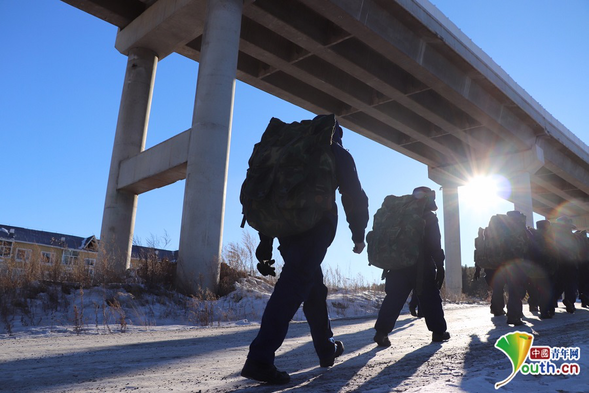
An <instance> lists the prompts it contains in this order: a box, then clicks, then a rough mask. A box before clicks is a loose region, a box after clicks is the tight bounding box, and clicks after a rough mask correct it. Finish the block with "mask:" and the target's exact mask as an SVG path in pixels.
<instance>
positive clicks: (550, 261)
mask: <svg viewBox="0 0 589 393" xmlns="http://www.w3.org/2000/svg"><path fill="white" fill-rule="evenodd" d="M529 230H530V232H531V234H532V238H531V242H530V249H529V257H530V259H531V260H532V261H533V262H534V263H536V264H537V265H539V266H540V267H541V268H542V269H543V271H544V272H545V273H548V274H554V273H555V272H556V269H557V268H558V259H557V255H556V251H555V249H554V246H553V243H552V238H553V236H552V231H551V230H549V229H544V230H540V229H533V228H530V229H529ZM528 274H533V272H528Z"/></svg>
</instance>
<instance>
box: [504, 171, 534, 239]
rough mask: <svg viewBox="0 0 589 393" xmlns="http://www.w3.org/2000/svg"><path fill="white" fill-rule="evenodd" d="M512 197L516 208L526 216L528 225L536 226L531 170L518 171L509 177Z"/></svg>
mask: <svg viewBox="0 0 589 393" xmlns="http://www.w3.org/2000/svg"><path fill="white" fill-rule="evenodd" d="M509 181H510V183H511V190H512V193H511V199H512V201H513V207H514V209H515V210H517V211H519V212H521V213H522V214H524V215H525V216H526V225H527V226H529V227H532V228H533V227H534V209H533V208H532V186H531V174H530V172H517V173H514V174H512V175H511V176H510V177H509Z"/></svg>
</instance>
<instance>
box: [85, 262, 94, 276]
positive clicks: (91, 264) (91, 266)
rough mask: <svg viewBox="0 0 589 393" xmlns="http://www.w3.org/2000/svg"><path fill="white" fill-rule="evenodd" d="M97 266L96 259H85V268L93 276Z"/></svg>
mask: <svg viewBox="0 0 589 393" xmlns="http://www.w3.org/2000/svg"><path fill="white" fill-rule="evenodd" d="M95 265H96V259H94V258H84V266H86V269H88V273H89V274H90V275H91V276H93V275H94V266H95Z"/></svg>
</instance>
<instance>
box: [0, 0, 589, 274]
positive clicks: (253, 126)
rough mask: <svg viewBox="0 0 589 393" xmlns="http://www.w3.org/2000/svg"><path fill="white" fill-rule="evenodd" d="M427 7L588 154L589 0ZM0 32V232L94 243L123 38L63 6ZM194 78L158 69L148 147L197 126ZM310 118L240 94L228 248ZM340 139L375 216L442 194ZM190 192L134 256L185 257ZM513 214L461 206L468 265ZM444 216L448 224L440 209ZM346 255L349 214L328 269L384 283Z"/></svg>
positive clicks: (170, 207) (165, 201)
mask: <svg viewBox="0 0 589 393" xmlns="http://www.w3.org/2000/svg"><path fill="white" fill-rule="evenodd" d="M432 3H433V4H434V5H436V6H437V7H438V8H439V9H440V10H441V11H442V12H443V13H444V14H445V15H446V16H447V17H448V18H449V19H450V20H451V21H453V22H454V24H456V25H457V26H458V27H459V28H460V29H461V30H462V31H463V32H464V33H465V34H466V35H467V36H468V37H470V39H471V40H472V41H473V42H474V43H475V44H476V45H478V46H479V47H480V48H482V49H483V51H485V52H486V53H487V54H488V55H489V56H490V57H491V58H492V59H493V60H494V61H495V62H496V63H497V64H498V65H499V66H501V67H502V68H503V69H504V70H505V71H506V72H507V73H508V74H509V75H510V76H511V77H512V78H513V79H514V80H515V81H516V82H517V83H518V84H519V85H520V86H521V87H522V88H523V89H525V90H526V91H527V92H528V93H529V94H530V95H531V96H532V97H533V98H534V99H535V100H536V101H538V102H539V103H540V104H541V105H542V106H543V107H544V108H545V109H546V110H547V111H548V112H549V113H551V114H552V115H553V116H554V117H555V118H556V119H558V120H559V121H560V122H561V123H563V124H564V125H565V126H566V127H567V128H568V129H569V130H570V131H571V132H573V133H574V134H575V135H577V136H578V137H579V138H580V139H581V140H582V141H584V142H585V143H588V142H589V130H588V126H587V123H588V121H587V112H588V110H589V105H588V104H589V99H588V98H587V92H588V91H589V51H588V50H587V41H588V39H589V24H588V23H587V20H589V1H588V0H566V1H557V0H492V1H491V0H486V1H483V0H433V1H432ZM0 22H1V23H0V36H1V37H3V39H2V42H3V56H2V58H3V61H2V62H1V63H0V136H1V139H0V149H1V151H2V154H1V155H0V157H2V162H3V165H2V178H3V182H2V184H3V189H2V192H1V193H0V224H4V225H8V226H10V225H13V226H21V227H26V228H32V229H39V230H46V231H52V232H60V233H66V234H71V235H78V236H89V235H92V234H94V235H96V236H99V235H100V228H101V220H102V210H103V206H104V196H105V190H106V182H107V177H108V168H109V164H110V156H111V150H112V143H113V140H114V132H115V127H116V122H117V115H118V108H119V102H120V97H121V91H122V83H123V78H124V73H125V66H126V57H125V56H123V55H121V54H120V53H119V52H118V51H117V50H116V49H115V48H114V41H115V38H116V33H117V28H116V27H114V26H112V25H110V24H108V23H106V22H103V21H101V20H99V19H97V18H95V17H92V16H90V15H88V14H85V13H83V12H81V11H79V10H77V9H75V8H73V7H71V6H69V5H67V4H65V3H63V2H61V1H59V0H45V1H38V0H0ZM197 73H198V64H197V63H195V62H193V61H190V60H187V59H185V58H183V57H181V56H179V55H171V56H169V57H168V58H165V59H163V60H162V61H161V62H160V63H159V64H158V69H157V74H156V82H155V90H154V96H153V106H152V112H151V117H150V123H149V131H148V135H147V146H146V147H151V146H153V145H155V144H157V143H159V142H162V141H164V140H166V139H168V138H170V137H172V136H173V135H176V134H178V133H179V132H181V131H184V130H186V129H188V128H190V126H191V122H192V111H193V104H194V96H195V89H196V78H197ZM312 116H313V114H311V113H309V112H307V111H305V110H302V109H300V108H297V107H295V106H293V105H291V104H289V103H287V102H284V101H281V100H280V99H278V98H275V97H272V96H270V95H268V94H266V93H263V92H261V91H258V90H256V89H254V88H252V87H251V86H248V85H246V84H244V83H241V82H238V83H237V85H236V92H235V106H234V119H233V130H232V142H231V156H230V163H229V178H228V186H227V201H226V212H225V226H224V244H227V243H229V242H239V241H240V239H241V237H242V230H241V228H239V224H240V222H241V205H240V204H239V188H240V186H241V183H242V181H243V179H244V176H245V170H246V165H247V159H248V158H249V155H250V154H251V150H252V147H253V145H254V143H256V142H257V141H258V140H259V138H260V135H261V132H262V131H263V130H264V128H265V127H266V125H267V123H268V121H269V120H270V118H271V117H278V118H280V119H282V120H283V121H295V120H301V119H306V118H310V117H312ZM343 141H344V146H345V147H346V148H348V149H349V150H350V152H351V153H352V155H353V156H354V157H355V160H356V165H357V167H358V172H359V175H360V180H361V182H362V185H363V187H364V189H365V191H366V193H367V194H368V197H369V199H370V216H371V217H372V215H373V214H374V213H375V212H376V210H377V209H378V207H380V205H381V203H382V200H383V199H384V197H385V196H386V195H389V194H397V195H399V194H406V193H409V192H411V190H412V189H413V188H414V187H416V186H419V185H426V186H430V187H432V188H435V189H438V188H439V186H437V185H436V184H435V183H433V182H432V181H431V180H429V179H428V177H427V168H426V166H424V165H422V164H420V163H417V162H415V161H413V160H411V159H409V158H407V157H404V156H402V155H401V154H399V153H396V152H395V151H392V150H390V149H388V148H385V147H383V146H381V145H378V144H376V143H375V142H372V141H369V140H367V139H365V138H363V137H360V136H359V135H356V134H354V133H353V132H350V131H347V132H344V140H343ZM183 187H184V182H183V181H181V182H177V183H175V184H173V185H171V186H168V187H165V188H161V189H158V190H154V191H151V192H149V193H146V194H142V195H140V196H139V203H138V212H137V220H136V227H135V238H136V241H137V242H138V243H139V244H143V245H146V243H147V242H148V241H149V239H153V238H155V239H163V238H164V237H165V236H167V237H168V238H169V240H170V242H169V244H168V245H167V247H166V248H170V249H177V247H178V241H179V231H180V220H181V210H182V199H183ZM438 195H441V192H439V193H438ZM441 204H442V201H441V197H439V201H438V205H439V206H440V207H441ZM511 208H512V204H511V203H508V202H505V201H499V202H498V203H494V202H493V201H491V202H485V203H480V202H479V203H474V202H473V200H472V199H470V200H469V198H466V197H464V198H462V199H461V206H460V209H461V241H462V250H463V251H462V263H463V264H467V265H472V264H473V261H472V250H473V239H474V237H475V236H476V231H477V228H478V227H479V226H486V225H487V223H488V220H489V218H490V216H491V215H492V214H495V213H504V212H505V211H507V210H510V209H511ZM340 212H341V209H340ZM438 216H439V218H440V221H441V223H442V222H443V214H441V209H440V212H439V214H438ZM536 219H537V217H536ZM371 225H372V220H371V221H370V222H369V227H371ZM252 233H253V232H252ZM166 234H167V235H166ZM161 245H163V244H161ZM352 246H353V245H352V241H351V235H350V232H349V230H348V228H347V225H346V223H345V219H344V218H343V216H342V217H341V218H340V225H339V228H338V234H337V236H336V240H335V242H334V243H333V245H332V246H331V248H330V250H329V252H328V255H327V256H326V261H325V266H326V268H330V269H336V268H337V269H338V270H339V272H340V273H341V274H342V275H343V276H345V277H348V278H351V279H353V280H354V279H357V278H358V277H362V278H363V280H364V281H368V282H374V281H378V279H379V277H380V271H379V270H378V269H376V268H373V267H369V266H368V262H367V259H366V253H365V252H364V253H363V254H361V255H355V254H353V253H352V252H351V249H352Z"/></svg>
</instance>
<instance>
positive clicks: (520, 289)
mask: <svg viewBox="0 0 589 393" xmlns="http://www.w3.org/2000/svg"><path fill="white" fill-rule="evenodd" d="M526 266H528V265H527V264H525V263H524V261H523V260H513V261H509V262H506V263H504V264H503V265H502V266H501V267H500V268H499V269H498V270H497V272H496V273H495V279H496V280H502V281H503V282H505V283H506V284H507V321H508V322H509V321H517V320H519V319H521V318H522V317H523V315H524V314H523V311H522V300H523V298H524V296H525V295H526V282H527V274H526V272H525V269H526Z"/></svg>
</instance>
